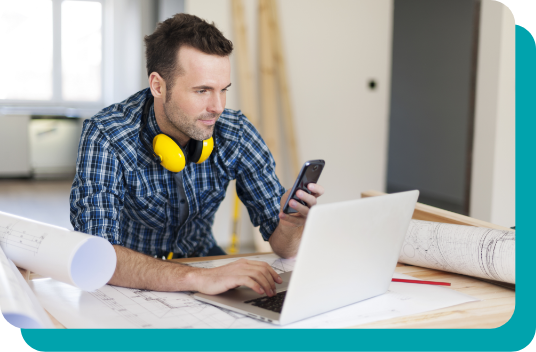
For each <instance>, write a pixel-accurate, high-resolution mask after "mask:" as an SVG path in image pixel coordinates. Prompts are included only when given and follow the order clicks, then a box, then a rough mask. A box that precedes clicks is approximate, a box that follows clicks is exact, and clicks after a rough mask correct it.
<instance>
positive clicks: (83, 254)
mask: <svg viewBox="0 0 536 352" xmlns="http://www.w3.org/2000/svg"><path fill="white" fill-rule="evenodd" d="M0 247H1V248H2V249H3V251H4V253H5V254H6V256H7V257H8V258H9V259H11V260H12V261H13V262H14V263H15V264H16V265H17V266H19V267H21V268H25V269H28V270H31V271H33V272H35V273H38V274H39V275H42V276H45V277H51V278H53V279H55V280H58V281H62V282H65V283H67V284H71V285H73V286H76V287H78V288H80V289H82V290H84V291H94V290H97V289H99V288H101V287H102V286H104V285H105V284H106V283H107V282H108V281H109V280H110V278H111V277H112V275H113V273H114V271H115V266H116V262H117V257H116V254H115V250H114V248H113V246H112V245H111V244H110V243H109V242H108V241H106V240H105V239H103V238H100V237H96V236H90V235H87V234H84V233H80V232H75V231H69V230H67V229H64V228H61V227H57V226H53V225H48V224H45V223H41V222H37V221H33V220H29V219H25V218H22V217H19V216H15V215H11V214H7V213H3V212H0Z"/></svg>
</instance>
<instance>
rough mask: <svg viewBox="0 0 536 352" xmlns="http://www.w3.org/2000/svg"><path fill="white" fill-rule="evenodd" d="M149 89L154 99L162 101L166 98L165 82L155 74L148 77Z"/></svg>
mask: <svg viewBox="0 0 536 352" xmlns="http://www.w3.org/2000/svg"><path fill="white" fill-rule="evenodd" d="M149 88H150V89H151V93H152V94H153V97H155V99H163V98H164V97H165V96H166V81H164V79H163V78H162V76H160V75H159V74H158V73H157V72H152V73H151V74H150V75H149Z"/></svg>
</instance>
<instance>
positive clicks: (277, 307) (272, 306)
mask: <svg viewBox="0 0 536 352" xmlns="http://www.w3.org/2000/svg"><path fill="white" fill-rule="evenodd" d="M286 294H287V291H283V292H279V293H277V294H276V295H275V296H272V297H268V296H265V297H259V298H255V299H251V300H249V301H245V302H244V303H251V305H254V306H255V307H260V308H264V309H268V310H271V311H272V312H276V313H281V310H282V309H283V302H284V301H285V296H286Z"/></svg>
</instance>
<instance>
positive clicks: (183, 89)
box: [164, 46, 231, 141]
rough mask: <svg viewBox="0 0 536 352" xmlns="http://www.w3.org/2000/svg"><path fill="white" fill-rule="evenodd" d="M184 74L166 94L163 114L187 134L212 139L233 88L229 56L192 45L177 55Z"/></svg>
mask: <svg viewBox="0 0 536 352" xmlns="http://www.w3.org/2000/svg"><path fill="white" fill-rule="evenodd" d="M177 55H178V59H179V65H180V67H181V74H180V75H177V76H176V77H174V79H175V84H174V85H173V88H172V89H171V92H167V94H166V99H165V102H164V113H165V115H166V117H167V119H168V121H169V122H170V123H171V124H172V125H173V126H174V127H175V128H176V129H177V130H179V131H180V132H182V133H183V134H184V135H186V136H188V137H190V138H192V139H195V140H198V141H201V140H205V139H208V138H210V137H211V136H212V133H213V131H214V125H215V123H216V121H217V120H218V118H219V117H220V115H221V113H222V112H223V109H225V102H226V93H227V88H228V87H229V86H230V85H231V63H230V61H229V57H221V56H217V55H208V54H205V53H203V52H201V51H199V50H197V49H194V48H192V47H189V46H183V47H181V49H180V50H179V52H178V54H177Z"/></svg>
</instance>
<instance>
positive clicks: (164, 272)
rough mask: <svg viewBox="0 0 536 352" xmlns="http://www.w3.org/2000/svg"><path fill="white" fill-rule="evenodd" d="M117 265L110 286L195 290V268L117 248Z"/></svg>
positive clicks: (115, 247) (159, 289)
mask: <svg viewBox="0 0 536 352" xmlns="http://www.w3.org/2000/svg"><path fill="white" fill-rule="evenodd" d="M114 249H115V253H116V254H117V266H116V268H115V272H114V275H113V276H112V278H111V280H110V281H109V282H108V283H109V284H111V285H115V286H123V287H132V288H141V289H146V290H155V291H193V290H195V287H194V282H193V278H194V271H195V270H196V269H195V268H192V267H189V266H187V265H181V264H178V263H172V262H167V261H162V260H159V259H155V258H152V257H149V256H147V255H145V254H142V253H138V252H136V251H133V250H131V249H128V248H125V247H122V246H118V245H114Z"/></svg>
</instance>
